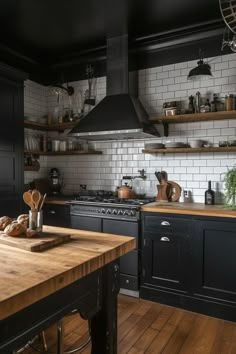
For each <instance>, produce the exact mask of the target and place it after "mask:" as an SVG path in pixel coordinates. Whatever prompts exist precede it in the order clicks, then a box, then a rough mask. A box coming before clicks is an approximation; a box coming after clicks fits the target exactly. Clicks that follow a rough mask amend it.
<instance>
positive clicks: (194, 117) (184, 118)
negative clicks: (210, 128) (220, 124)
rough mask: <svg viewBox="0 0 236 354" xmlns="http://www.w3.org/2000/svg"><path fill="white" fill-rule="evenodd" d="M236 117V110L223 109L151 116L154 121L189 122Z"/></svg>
mask: <svg viewBox="0 0 236 354" xmlns="http://www.w3.org/2000/svg"><path fill="white" fill-rule="evenodd" d="M224 119H236V110H234V111H221V112H207V113H193V114H179V115H175V116H155V117H150V118H149V120H150V121H151V122H153V123H155V122H156V123H187V122H204V121H209V120H224Z"/></svg>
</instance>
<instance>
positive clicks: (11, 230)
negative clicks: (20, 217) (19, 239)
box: [4, 222, 26, 236]
mask: <svg viewBox="0 0 236 354" xmlns="http://www.w3.org/2000/svg"><path fill="white" fill-rule="evenodd" d="M4 232H5V233H6V234H7V235H8V236H20V235H23V234H25V233H26V227H25V226H24V225H23V224H19V223H18V222H13V223H11V224H9V225H7V227H5V229H4Z"/></svg>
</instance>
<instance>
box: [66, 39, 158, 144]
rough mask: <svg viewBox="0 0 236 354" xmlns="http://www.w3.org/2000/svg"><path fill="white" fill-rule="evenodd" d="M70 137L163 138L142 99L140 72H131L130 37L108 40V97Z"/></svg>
mask: <svg viewBox="0 0 236 354" xmlns="http://www.w3.org/2000/svg"><path fill="white" fill-rule="evenodd" d="M69 134H70V135H73V136H76V137H78V138H80V139H86V140H120V139H145V138H150V137H151V138H154V137H159V136H160V134H159V133H158V131H157V130H156V127H155V126H154V125H153V124H152V123H150V122H149V121H148V114H147V112H146V111H145V109H144V107H143V105H142V103H141V102H140V100H139V99H138V72H131V73H129V71H128V35H122V36H118V37H113V38H109V39H107V96H106V97H105V98H104V99H102V100H101V101H100V102H99V103H98V104H97V106H95V107H94V108H93V110H92V111H91V112H89V113H88V114H87V115H86V116H85V117H84V118H83V119H82V120H81V121H80V122H79V123H78V125H77V126H76V127H74V128H73V129H72V130H71V131H70V133H69Z"/></svg>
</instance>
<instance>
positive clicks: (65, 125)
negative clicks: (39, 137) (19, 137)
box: [24, 120, 78, 131]
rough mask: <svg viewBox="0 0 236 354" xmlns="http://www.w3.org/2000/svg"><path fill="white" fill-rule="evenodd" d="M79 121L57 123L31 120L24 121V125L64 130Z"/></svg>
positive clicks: (48, 129) (40, 128) (34, 127)
mask: <svg viewBox="0 0 236 354" xmlns="http://www.w3.org/2000/svg"><path fill="white" fill-rule="evenodd" d="M77 123H78V120H77V121H75V122H67V123H60V124H59V123H57V124H42V123H38V122H33V121H29V120H25V121H24V127H25V128H28V129H35V130H43V131H57V130H58V131H63V130H66V129H72V128H74V126H75V125H76V124H77Z"/></svg>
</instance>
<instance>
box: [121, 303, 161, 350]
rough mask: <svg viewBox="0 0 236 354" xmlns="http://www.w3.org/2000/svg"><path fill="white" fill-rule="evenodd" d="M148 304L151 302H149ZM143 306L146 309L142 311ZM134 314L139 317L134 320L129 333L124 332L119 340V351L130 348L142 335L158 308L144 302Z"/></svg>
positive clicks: (156, 313) (156, 314) (153, 319)
mask: <svg viewBox="0 0 236 354" xmlns="http://www.w3.org/2000/svg"><path fill="white" fill-rule="evenodd" d="M150 304H152V303H151V302H150ZM144 308H146V309H147V311H146V312H144V313H143V310H144ZM136 314H138V315H140V319H139V320H138V321H137V322H136V324H135V326H134V327H133V328H132V329H131V330H130V331H129V333H128V334H126V336H125V337H124V338H123V339H122V340H121V341H120V342H119V346H118V348H119V350H118V352H119V353H125V350H126V351H128V350H130V349H131V347H132V346H133V345H134V344H135V343H136V342H137V341H138V339H139V338H140V337H143V334H144V332H145V330H146V329H147V328H148V327H150V325H151V324H152V323H153V321H155V319H156V317H157V316H158V314H159V309H156V308H155V306H154V305H149V306H148V307H147V304H146V303H145V304H143V305H142V306H140V308H139V309H138V310H137V311H136ZM141 314H142V315H141Z"/></svg>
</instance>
